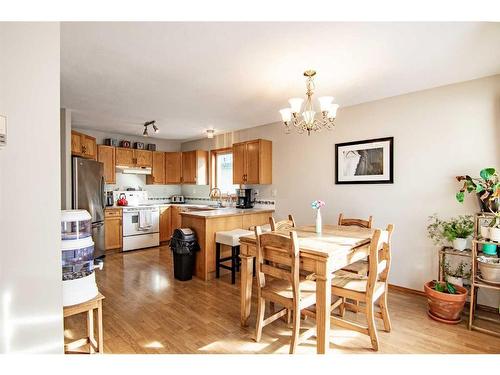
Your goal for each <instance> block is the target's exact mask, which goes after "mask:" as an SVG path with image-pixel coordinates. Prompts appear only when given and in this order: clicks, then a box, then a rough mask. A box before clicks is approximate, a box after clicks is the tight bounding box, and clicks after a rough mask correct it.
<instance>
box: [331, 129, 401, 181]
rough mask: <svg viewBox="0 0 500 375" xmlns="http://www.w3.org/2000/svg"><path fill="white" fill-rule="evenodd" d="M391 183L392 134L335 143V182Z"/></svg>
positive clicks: (392, 168)
mask: <svg viewBox="0 0 500 375" xmlns="http://www.w3.org/2000/svg"><path fill="white" fill-rule="evenodd" d="M392 183H394V137H386V138H375V139H366V140H363V141H355V142H345V143H336V144H335V184H392Z"/></svg>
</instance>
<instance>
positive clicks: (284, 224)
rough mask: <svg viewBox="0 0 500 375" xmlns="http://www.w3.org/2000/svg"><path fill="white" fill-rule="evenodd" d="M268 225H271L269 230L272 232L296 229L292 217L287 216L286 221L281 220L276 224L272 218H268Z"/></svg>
mask: <svg viewBox="0 0 500 375" xmlns="http://www.w3.org/2000/svg"><path fill="white" fill-rule="evenodd" d="M269 224H270V225H271V230H272V231H273V232H274V231H277V230H288V229H292V228H295V227H296V225H295V219H294V218H293V216H292V215H288V220H281V221H278V222H276V221H275V220H274V217H272V216H270V217H269Z"/></svg>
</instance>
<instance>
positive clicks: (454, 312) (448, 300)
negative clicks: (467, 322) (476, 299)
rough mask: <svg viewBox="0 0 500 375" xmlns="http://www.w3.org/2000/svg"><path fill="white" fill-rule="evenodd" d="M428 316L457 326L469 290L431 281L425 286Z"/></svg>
mask: <svg viewBox="0 0 500 375" xmlns="http://www.w3.org/2000/svg"><path fill="white" fill-rule="evenodd" d="M424 290H425V295H426V296H427V303H428V308H429V310H428V312H427V313H428V315H429V316H430V317H431V318H432V319H434V320H437V321H440V322H443V323H448V324H457V323H459V322H460V320H461V317H460V314H461V313H462V310H463V309H464V305H465V300H466V298H467V289H465V288H464V287H462V286H459V285H455V284H451V283H449V282H438V281H435V280H433V281H429V282H427V283H425V284H424Z"/></svg>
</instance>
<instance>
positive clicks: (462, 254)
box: [438, 246, 472, 281]
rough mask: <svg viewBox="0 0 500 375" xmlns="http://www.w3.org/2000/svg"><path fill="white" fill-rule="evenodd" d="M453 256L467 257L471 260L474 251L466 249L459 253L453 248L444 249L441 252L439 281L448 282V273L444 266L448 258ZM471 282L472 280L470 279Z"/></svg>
mask: <svg viewBox="0 0 500 375" xmlns="http://www.w3.org/2000/svg"><path fill="white" fill-rule="evenodd" d="M447 255H451V256H458V257H465V258H468V259H471V257H472V250H469V249H465V250H464V251H458V250H455V249H453V248H451V247H446V246H445V247H443V248H441V249H440V250H439V274H438V280H439V281H446V280H445V279H446V273H445V271H444V264H445V261H446V256H447ZM469 280H470V278H469Z"/></svg>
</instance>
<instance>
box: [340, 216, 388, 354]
mask: <svg viewBox="0 0 500 375" xmlns="http://www.w3.org/2000/svg"><path fill="white" fill-rule="evenodd" d="M393 230H394V225H392V224H390V225H388V226H387V229H386V230H385V231H382V230H380V229H377V230H375V233H374V235H373V237H372V239H371V241H370V245H369V246H370V250H369V258H368V263H369V272H368V276H364V275H359V274H355V273H352V272H347V271H344V270H339V271H337V272H335V273H334V274H333V278H332V295H333V296H336V297H340V300H341V301H342V303H341V305H344V306H340V307H341V309H340V311H341V317H337V316H333V315H332V316H331V320H332V323H333V324H337V325H339V326H341V327H343V328H346V329H352V330H355V331H357V332H361V333H363V334H365V335H368V336H370V340H371V343H372V348H373V349H374V350H375V351H377V350H378V346H379V345H378V335H377V328H376V326H375V318H380V319H382V320H383V323H384V329H385V331H387V332H390V330H391V321H390V318H389V311H388V308H387V291H388V288H387V286H388V276H389V271H390V268H391V237H392V232H393ZM346 299H350V300H354V301H358V302H362V303H364V306H362V305H361V306H358V307H357V308H356V309H357V311H358V312H364V313H365V314H366V319H367V326H363V325H361V324H358V323H355V322H352V321H348V320H346V319H345V315H344V313H343V311H344V310H345V307H347V306H348V305H350V302H347V301H346ZM375 302H378V306H379V309H380V311H375ZM342 307H344V308H342Z"/></svg>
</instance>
